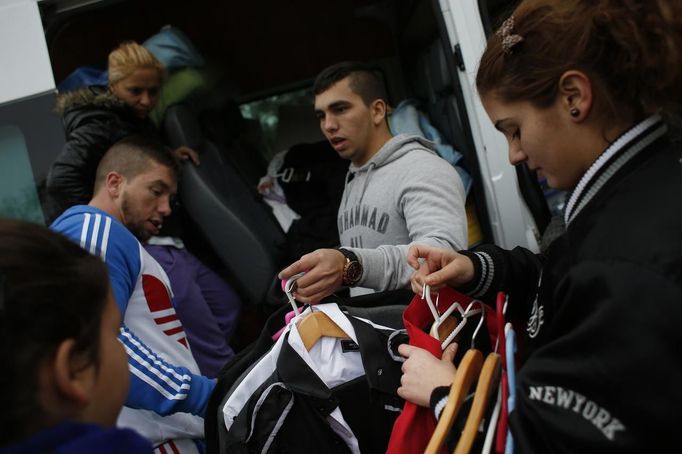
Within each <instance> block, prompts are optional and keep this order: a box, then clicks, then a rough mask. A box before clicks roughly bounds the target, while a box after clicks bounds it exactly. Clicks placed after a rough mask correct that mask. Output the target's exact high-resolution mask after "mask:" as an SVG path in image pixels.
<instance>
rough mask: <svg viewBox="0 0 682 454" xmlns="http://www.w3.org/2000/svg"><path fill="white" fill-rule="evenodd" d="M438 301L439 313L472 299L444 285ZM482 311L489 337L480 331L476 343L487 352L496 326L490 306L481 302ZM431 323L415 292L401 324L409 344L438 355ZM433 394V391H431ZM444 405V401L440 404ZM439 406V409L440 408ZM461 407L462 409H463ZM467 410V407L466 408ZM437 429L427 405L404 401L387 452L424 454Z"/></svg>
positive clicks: (429, 313) (425, 307)
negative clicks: (430, 329)
mask: <svg viewBox="0 0 682 454" xmlns="http://www.w3.org/2000/svg"><path fill="white" fill-rule="evenodd" d="M438 300H439V301H440V303H439V306H440V309H441V312H443V311H445V310H447V309H448V308H449V307H450V306H451V305H452V304H453V303H454V302H458V303H459V304H460V305H461V306H463V307H467V306H468V305H469V303H471V302H472V301H473V300H472V299H471V298H470V297H468V296H466V295H463V294H461V293H459V292H457V291H455V290H453V289H451V288H449V287H444V288H442V289H440V290H439V296H438ZM482 306H483V308H484V311H485V323H484V325H485V327H486V329H487V332H488V336H485V335H484V334H483V333H481V334H480V335H479V343H480V344H481V345H480V347H481V350H482V351H485V352H486V353H487V352H488V351H490V350H491V345H494V342H495V338H496V336H497V327H496V326H495V317H493V316H492V315H493V311H492V309H490V308H488V307H486V306H484V305H482ZM432 322H433V315H432V313H431V311H430V309H429V308H428V306H427V304H426V301H425V300H423V299H422V298H421V295H415V296H414V298H413V299H412V301H411V302H410V304H409V306H408V307H407V309H406V310H405V312H404V313H403V323H404V325H405V328H406V330H407V334H408V336H409V338H410V345H414V346H416V347H420V348H423V349H425V350H427V351H428V352H430V353H431V354H432V355H434V356H436V357H437V358H440V357H441V355H442V353H443V351H442V348H441V343H440V340H439V339H436V338H434V337H432V336H431V335H430V334H429V333H427V332H425V331H424V328H425V327H428V326H430V324H431V323H432ZM470 325H471V327H469V326H467V329H469V328H475V327H476V324H475V323H471V324H470ZM460 335H461V336H462V338H466V336H467V335H471V333H470V332H469V331H468V330H467V331H463V332H462V333H461V334H460ZM466 350H467V349H466V348H462V349H460V351H459V352H458V354H457V356H458V358H456V360H458V359H460V358H461V355H463V354H464V353H465V352H466ZM444 389H445V390H446V391H445V394H444V396H445V397H446V398H447V394H448V392H449V389H450V388H449V387H444ZM432 397H433V394H432ZM465 404H466V405H470V399H469V398H468V397H467V399H465ZM444 406H445V402H443V404H442V407H444ZM442 407H440V408H439V411H440V410H442ZM463 410H465V409H464V408H463ZM467 411H468V410H467ZM435 428H436V417H434V415H433V413H432V411H431V410H430V409H429V408H425V407H419V406H417V405H415V404H413V403H411V402H405V406H404V407H403V411H402V413H401V414H400V416H399V417H398V419H397V420H396V422H395V424H394V426H393V432H392V433H391V441H390V443H389V446H388V450H387V453H389V454H392V453H394V454H405V453H423V452H424V449H425V448H426V446H427V445H428V443H429V440H430V439H431V436H432V434H433V431H434V429H435Z"/></svg>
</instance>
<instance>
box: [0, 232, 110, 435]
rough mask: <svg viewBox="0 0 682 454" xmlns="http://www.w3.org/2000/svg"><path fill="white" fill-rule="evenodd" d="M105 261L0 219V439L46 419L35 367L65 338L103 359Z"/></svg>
mask: <svg viewBox="0 0 682 454" xmlns="http://www.w3.org/2000/svg"><path fill="white" fill-rule="evenodd" d="M108 292H109V278H108V275H107V269H106V266H105V265H104V263H103V262H102V261H101V260H100V259H99V258H98V257H96V256H93V255H90V254H89V253H88V252H87V251H86V250H84V249H82V248H80V247H79V246H78V245H77V244H75V243H73V242H72V241H70V240H68V239H67V238H65V237H63V236H61V235H60V234H58V233H55V232H52V231H51V230H49V229H47V228H46V227H43V226H40V225H37V224H32V223H28V222H23V221H16V220H8V219H0V364H2V367H3V373H2V374H0V393H1V396H2V399H0V401H2V404H3V411H2V412H0V427H1V428H2V429H1V430H0V445H4V444H6V443H8V442H11V441H14V440H18V439H21V438H22V437H24V436H26V435H28V434H30V433H31V432H33V431H34V430H36V429H39V428H41V427H42V426H43V425H45V421H44V418H45V411H44V409H43V408H41V404H40V402H39V401H38V397H37V396H38V372H39V370H40V367H41V366H42V365H43V364H44V362H45V360H46V359H48V358H50V357H51V355H53V354H54V353H55V350H56V348H57V347H58V346H59V344H60V343H61V342H62V341H64V340H67V339H73V340H74V341H75V350H76V351H77V352H80V353H82V354H83V357H84V358H88V359H89V364H95V365H96V366H97V365H98V364H99V360H100V358H99V357H98V352H99V347H100V345H99V344H100V323H101V319H102V314H103V312H104V307H105V304H106V301H107V295H108Z"/></svg>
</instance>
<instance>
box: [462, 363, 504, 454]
mask: <svg viewBox="0 0 682 454" xmlns="http://www.w3.org/2000/svg"><path fill="white" fill-rule="evenodd" d="M501 373H502V362H501V360H500V355H498V354H497V353H494V352H491V353H488V356H487V357H486V358H485V362H484V363H483V368H482V369H481V375H480V377H479V378H478V384H477V385H476V391H475V392H476V394H475V395H474V401H473V403H472V404H471V410H470V411H469V416H467V420H466V423H465V424H464V429H463V430H462V435H460V437H459V440H458V441H457V446H456V447H455V451H454V454H468V453H469V451H470V450H471V447H472V446H473V444H474V440H475V439H476V434H477V433H478V427H479V425H480V424H481V420H482V419H483V415H484V413H485V410H486V408H487V407H488V402H489V401H490V396H491V394H492V392H493V391H494V390H496V389H497V386H496V385H497V383H499V380H500V375H501Z"/></svg>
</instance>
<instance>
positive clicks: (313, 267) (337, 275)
mask: <svg viewBox="0 0 682 454" xmlns="http://www.w3.org/2000/svg"><path fill="white" fill-rule="evenodd" d="M345 264H346V257H345V256H344V255H343V254H342V253H341V252H339V251H337V250H336V249H318V250H316V251H313V252H311V253H310V254H306V255H304V256H303V257H301V259H300V260H298V261H297V262H294V263H292V264H291V265H289V266H288V267H286V268H284V269H283V270H282V271H281V272H280V273H279V278H280V279H289V278H290V277H291V276H293V275H295V274H298V273H301V272H305V274H304V275H303V276H302V277H300V278H299V279H298V280H297V281H296V291H295V294H294V295H295V297H296V300H297V301H300V302H302V303H307V304H315V303H317V302H319V301H320V300H321V299H322V298H324V297H326V296H329V295H331V294H332V293H334V291H335V290H336V289H337V288H339V287H340V286H341V282H342V280H343V267H344V265H345Z"/></svg>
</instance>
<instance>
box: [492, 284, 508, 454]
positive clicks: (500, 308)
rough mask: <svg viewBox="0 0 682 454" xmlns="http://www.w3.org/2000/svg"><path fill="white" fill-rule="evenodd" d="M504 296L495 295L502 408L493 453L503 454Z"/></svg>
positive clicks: (505, 392)
mask: <svg viewBox="0 0 682 454" xmlns="http://www.w3.org/2000/svg"><path fill="white" fill-rule="evenodd" d="M505 300H506V295H505V294H504V293H503V292H498V294H497V301H496V307H497V314H496V321H497V329H498V342H499V344H498V346H499V348H498V350H499V353H500V359H501V361H502V379H501V380H500V386H501V387H502V406H501V407H500V419H498V420H497V433H496V435H495V453H496V454H504V451H505V448H506V444H507V425H508V418H509V409H508V408H507V399H508V398H509V383H508V381H507V354H506V339H505V336H504V323H505V316H504V303H505Z"/></svg>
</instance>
